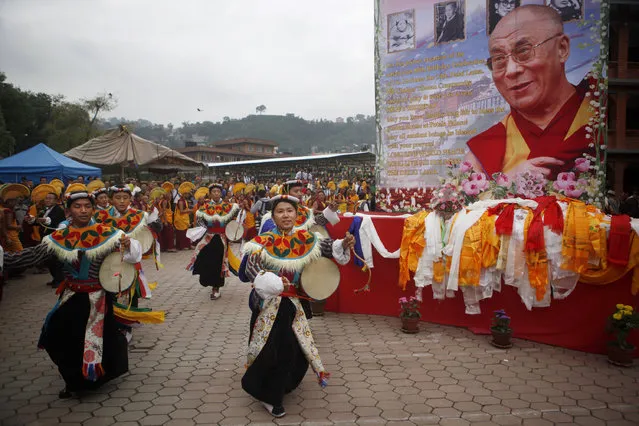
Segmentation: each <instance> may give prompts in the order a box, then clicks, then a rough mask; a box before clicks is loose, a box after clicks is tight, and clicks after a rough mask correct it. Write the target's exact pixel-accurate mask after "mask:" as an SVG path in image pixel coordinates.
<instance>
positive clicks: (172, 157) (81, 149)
mask: <svg viewBox="0 0 639 426" xmlns="http://www.w3.org/2000/svg"><path fill="white" fill-rule="evenodd" d="M64 155H66V156H67V157H71V158H75V159H76V160H80V161H86V162H87V163H91V164H100V165H120V166H121V168H122V171H124V168H125V167H139V166H142V167H144V168H147V169H154V168H155V169H159V168H162V169H171V170H193V168H194V167H195V168H196V169H197V170H201V168H202V167H204V166H205V165H204V164H203V163H201V162H199V161H196V160H194V159H192V158H189V157H187V156H186V155H184V154H180V153H179V152H177V151H174V150H172V149H171V148H168V147H166V146H164V145H160V144H157V143H155V142H151V141H148V140H146V139H144V138H141V137H139V136H137V135H136V134H134V133H131V132H130V131H129V129H127V128H126V127H125V126H119V128H117V129H112V130H109V131H108V132H106V133H105V134H104V135H102V136H98V137H97V138H93V139H91V140H89V141H88V142H85V143H83V144H82V145H80V146H77V147H75V148H73V149H71V150H69V151H67V152H65V153H64ZM169 165H170V166H171V167H168V166H169Z"/></svg>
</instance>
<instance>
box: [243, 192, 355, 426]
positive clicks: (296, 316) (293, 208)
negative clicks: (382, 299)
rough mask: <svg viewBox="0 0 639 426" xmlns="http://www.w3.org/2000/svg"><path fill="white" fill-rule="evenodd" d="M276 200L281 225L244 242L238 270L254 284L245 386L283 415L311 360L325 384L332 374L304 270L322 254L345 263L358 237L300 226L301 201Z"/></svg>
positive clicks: (274, 412)
mask: <svg viewBox="0 0 639 426" xmlns="http://www.w3.org/2000/svg"><path fill="white" fill-rule="evenodd" d="M272 204H273V210H272V212H273V216H272V219H273V220H274V221H275V225H276V226H275V228H274V229H273V230H271V231H269V232H267V233H264V234H261V235H259V236H257V237H255V238H254V239H253V240H251V241H249V242H247V243H246V244H245V246H244V250H243V251H244V257H243V259H242V263H241V266H240V271H239V272H240V279H241V280H242V281H245V282H252V283H253V285H254V290H253V291H252V292H251V296H250V307H251V310H252V315H251V330H250V341H249V349H248V363H247V364H248V369H247V370H246V373H245V374H244V377H243V378H242V388H243V389H244V390H245V391H246V392H248V393H249V394H251V395H252V396H253V397H254V398H256V399H258V400H259V401H261V402H262V404H264V407H265V408H266V409H267V410H268V411H269V412H270V413H271V414H272V415H273V416H275V417H281V416H283V415H284V414H285V411H284V407H283V405H282V404H283V398H284V395H285V394H287V393H289V392H291V391H292V390H294V389H295V388H296V387H297V386H298V385H299V384H300V382H301V381H302V379H303V378H304V375H305V374H306V370H307V369H308V365H309V363H310V365H311V367H312V368H313V371H314V372H315V374H316V375H317V377H318V380H319V382H320V384H321V385H322V386H325V385H326V379H327V378H328V373H327V372H326V371H325V369H324V366H323V365H322V361H321V360H320V357H319V353H318V351H317V347H316V346H315V343H314V341H313V335H312V334H311V329H310V327H309V324H308V321H307V315H306V313H305V309H304V307H303V305H302V300H304V296H305V293H304V292H303V290H302V289H301V288H300V278H301V275H302V271H303V270H304V268H305V267H306V266H308V265H309V264H310V263H312V262H313V261H315V260H317V259H318V258H320V257H322V256H323V257H328V258H334V259H335V260H336V261H337V262H338V263H340V264H346V263H347V262H348V261H349V260H350V250H351V248H352V247H353V246H354V244H355V239H354V237H353V236H352V235H350V234H347V236H346V238H344V239H343V240H331V239H330V238H322V237H321V235H320V234H319V233H315V234H313V233H311V232H309V231H307V230H304V229H297V230H296V229H295V223H296V221H297V212H298V211H299V206H298V200H297V199H296V198H294V197H290V196H286V195H281V196H277V197H274V198H273V199H272ZM304 301H305V302H306V303H308V301H307V300H304Z"/></svg>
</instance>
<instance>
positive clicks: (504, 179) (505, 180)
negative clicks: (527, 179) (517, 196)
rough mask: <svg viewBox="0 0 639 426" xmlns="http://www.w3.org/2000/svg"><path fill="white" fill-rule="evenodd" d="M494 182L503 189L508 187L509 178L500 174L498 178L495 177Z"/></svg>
mask: <svg viewBox="0 0 639 426" xmlns="http://www.w3.org/2000/svg"><path fill="white" fill-rule="evenodd" d="M495 182H496V183H497V185H498V186H503V187H507V186H510V178H509V177H508V176H506V175H505V174H503V173H500V174H499V176H497V179H495Z"/></svg>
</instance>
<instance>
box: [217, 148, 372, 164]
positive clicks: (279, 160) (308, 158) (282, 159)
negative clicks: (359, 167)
mask: <svg viewBox="0 0 639 426" xmlns="http://www.w3.org/2000/svg"><path fill="white" fill-rule="evenodd" d="M366 154H368V155H373V156H374V154H373V153H372V152H369V151H363V152H345V153H338V154H320V155H305V156H302V157H280V158H265V159H263V160H244V161H230V162H228V163H209V167H229V166H248V165H258V164H265V163H286V162H291V161H313V160H323V159H328V158H338V157H354V156H357V155H366Z"/></svg>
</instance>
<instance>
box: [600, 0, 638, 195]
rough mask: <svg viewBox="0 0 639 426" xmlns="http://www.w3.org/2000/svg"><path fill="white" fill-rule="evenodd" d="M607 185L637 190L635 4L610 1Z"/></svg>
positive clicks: (630, 0)
mask: <svg viewBox="0 0 639 426" xmlns="http://www.w3.org/2000/svg"><path fill="white" fill-rule="evenodd" d="M610 3H611V7H610V55H609V64H608V92H609V104H608V105H609V107H608V186H609V187H611V188H612V189H613V190H614V191H615V193H616V195H617V196H621V194H622V193H624V192H625V193H631V192H632V191H636V190H639V2H637V1H635V0H611V1H610Z"/></svg>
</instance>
